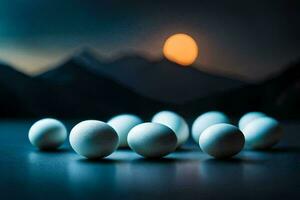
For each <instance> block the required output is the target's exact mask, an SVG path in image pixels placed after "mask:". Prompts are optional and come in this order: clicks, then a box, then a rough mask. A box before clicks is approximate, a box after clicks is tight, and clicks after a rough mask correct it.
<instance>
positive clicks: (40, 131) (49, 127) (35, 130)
mask: <svg viewBox="0 0 300 200" xmlns="http://www.w3.org/2000/svg"><path fill="white" fill-rule="evenodd" d="M28 138H29V141H30V143H31V144H32V145H34V146H36V147H38V148H39V149H42V150H54V149H57V148H58V147H60V146H61V145H62V144H63V143H64V141H65V140H66V138H67V129H66V127H65V126H64V124H63V123H62V122H60V121H58V120H56V119H51V118H46V119H41V120H39V121H37V122H35V123H34V124H33V125H32V126H31V128H30V129H29V133H28Z"/></svg>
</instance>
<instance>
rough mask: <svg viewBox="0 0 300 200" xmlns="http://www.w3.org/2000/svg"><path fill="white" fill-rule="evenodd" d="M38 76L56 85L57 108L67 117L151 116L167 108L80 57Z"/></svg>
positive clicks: (54, 90)
mask: <svg viewBox="0 0 300 200" xmlns="http://www.w3.org/2000/svg"><path fill="white" fill-rule="evenodd" d="M35 78H36V79H37V80H40V81H43V82H44V83H47V86H48V88H52V90H51V92H52V95H55V96H56V105H57V106H56V108H57V109H56V110H57V111H59V114H58V115H60V116H63V117H77V118H78V117H79V118H80V117H87V116H90V117H94V116H97V117H107V116H110V115H112V114H117V113H126V112H132V113H136V114H139V115H147V114H149V113H151V114H153V113H152V111H153V110H158V109H161V108H163V107H165V105H164V104H163V103H161V102H158V101H156V100H153V99H149V98H146V97H143V96H141V95H139V94H137V93H135V92H133V91H131V90H129V89H128V88H127V87H124V86H122V85H120V84H118V83H116V82H115V81H114V80H111V79H109V78H107V77H105V76H103V75H101V74H99V73H94V72H93V71H91V70H89V69H88V68H87V67H86V66H84V65H82V64H81V63H78V60H77V59H76V58H71V59H69V60H67V61H66V62H64V63H63V64H61V65H60V67H58V68H56V69H53V70H50V71H48V72H46V73H43V74H41V75H39V76H37V77H35Z"/></svg>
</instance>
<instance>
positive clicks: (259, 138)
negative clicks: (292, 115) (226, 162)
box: [242, 117, 283, 149]
mask: <svg viewBox="0 0 300 200" xmlns="http://www.w3.org/2000/svg"><path fill="white" fill-rule="evenodd" d="M242 132H243V134H244V136H245V140H246V145H245V148H246V149H267V148H270V147H272V146H273V145H275V144H276V143H278V142H279V140H280V139H281V137H282V135H283V130H282V128H281V126H280V124H279V122H278V121H277V120H275V119H273V118H271V117H261V118H257V119H255V120H253V121H251V122H250V123H248V124H247V125H246V126H245V128H243V130H242Z"/></svg>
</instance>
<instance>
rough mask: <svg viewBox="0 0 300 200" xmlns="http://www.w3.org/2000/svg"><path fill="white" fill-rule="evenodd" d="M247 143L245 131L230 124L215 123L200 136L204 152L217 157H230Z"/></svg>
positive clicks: (200, 143)
mask: <svg viewBox="0 0 300 200" xmlns="http://www.w3.org/2000/svg"><path fill="white" fill-rule="evenodd" d="M244 143H245V138H244V136H243V133H242V132H241V131H240V130H239V129H238V128H237V127H236V126H233V125H230V124H225V123H221V124H215V125H212V126H210V127H208V128H207V129H205V130H204V131H203V132H202V134H201V135H200V138H199V145H200V148H201V149H202V151H203V152H205V153H207V154H209V155H211V156H213V157H215V158H228V157H231V156H234V155H235V154H237V153H239V152H240V151H241V150H242V149H243V147H244Z"/></svg>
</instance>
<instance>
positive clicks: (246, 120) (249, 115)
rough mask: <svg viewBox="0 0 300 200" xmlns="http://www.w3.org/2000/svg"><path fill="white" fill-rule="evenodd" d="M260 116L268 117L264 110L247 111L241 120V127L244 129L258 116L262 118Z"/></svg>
mask: <svg viewBox="0 0 300 200" xmlns="http://www.w3.org/2000/svg"><path fill="white" fill-rule="evenodd" d="M260 117H266V114H264V113H262V112H248V113H246V114H245V115H243V116H242V117H241V119H240V120H239V129H240V130H243V129H244V128H245V126H246V125H247V124H248V123H250V122H251V121H253V120H255V119H257V118H260Z"/></svg>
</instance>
